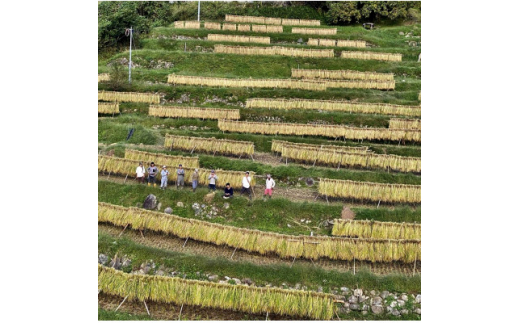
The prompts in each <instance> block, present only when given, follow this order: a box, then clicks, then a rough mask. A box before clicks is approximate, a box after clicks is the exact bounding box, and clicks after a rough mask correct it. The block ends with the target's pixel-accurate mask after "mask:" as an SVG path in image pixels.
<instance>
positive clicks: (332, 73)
mask: <svg viewBox="0 0 520 323" xmlns="http://www.w3.org/2000/svg"><path fill="white" fill-rule="evenodd" d="M291 77H298V78H317V79H348V80H374V81H394V74H393V73H375V72H360V71H351V70H313V69H296V68H293V69H291ZM394 84H395V83H394Z"/></svg>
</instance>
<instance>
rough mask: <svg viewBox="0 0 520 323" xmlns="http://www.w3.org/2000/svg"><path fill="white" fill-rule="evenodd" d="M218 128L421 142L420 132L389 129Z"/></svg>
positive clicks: (225, 124) (222, 123)
mask: <svg viewBox="0 0 520 323" xmlns="http://www.w3.org/2000/svg"><path fill="white" fill-rule="evenodd" d="M218 127H219V129H220V130H222V131H231V132H242V133H260V134H280V135H296V136H302V135H308V136H324V137H330V138H345V139H358V140H360V139H366V140H409V141H416V142H420V141H421V132H420V131H419V130H406V129H388V128H358V127H347V126H341V125H313V124H301V123H275V122H270V123H262V122H246V121H231V120H224V119H219V120H218Z"/></svg>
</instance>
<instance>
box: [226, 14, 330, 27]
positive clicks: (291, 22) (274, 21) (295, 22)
mask: <svg viewBox="0 0 520 323" xmlns="http://www.w3.org/2000/svg"><path fill="white" fill-rule="evenodd" d="M225 20H226V21H231V22H241V23H253V24H268V25H284V26H319V25H320V21H319V20H311V19H280V18H269V17H255V16H236V15H226V18H225Z"/></svg>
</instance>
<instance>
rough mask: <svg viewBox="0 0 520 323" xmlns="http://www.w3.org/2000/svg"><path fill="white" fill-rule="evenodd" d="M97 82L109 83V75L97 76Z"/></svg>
mask: <svg viewBox="0 0 520 323" xmlns="http://www.w3.org/2000/svg"><path fill="white" fill-rule="evenodd" d="M97 81H98V83H99V82H106V81H110V74H108V73H102V74H98V77H97Z"/></svg>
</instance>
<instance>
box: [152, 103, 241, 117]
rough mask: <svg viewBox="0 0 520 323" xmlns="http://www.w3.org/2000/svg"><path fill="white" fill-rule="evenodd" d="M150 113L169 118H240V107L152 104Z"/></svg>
mask: <svg viewBox="0 0 520 323" xmlns="http://www.w3.org/2000/svg"><path fill="white" fill-rule="evenodd" d="M148 115H149V116H154V117H167V118H199V119H215V120H217V119H231V120H238V119H240V110H239V109H214V108H196V107H175V106H165V105H151V106H150V108H149V109H148Z"/></svg>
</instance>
